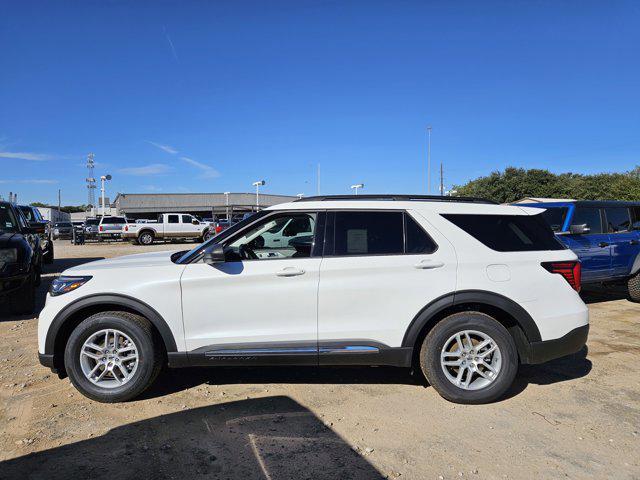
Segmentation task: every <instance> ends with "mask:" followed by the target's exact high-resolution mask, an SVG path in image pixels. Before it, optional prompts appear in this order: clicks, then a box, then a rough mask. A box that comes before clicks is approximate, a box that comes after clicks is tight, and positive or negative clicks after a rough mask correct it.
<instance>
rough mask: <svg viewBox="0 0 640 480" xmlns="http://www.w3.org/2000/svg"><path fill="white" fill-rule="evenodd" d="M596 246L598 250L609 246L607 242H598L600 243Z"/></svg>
mask: <svg viewBox="0 0 640 480" xmlns="http://www.w3.org/2000/svg"><path fill="white" fill-rule="evenodd" d="M598 246H599V247H600V248H604V247H608V246H609V244H608V243H607V242H600V243H599V244H598Z"/></svg>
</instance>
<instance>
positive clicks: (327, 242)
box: [322, 208, 440, 258]
mask: <svg viewBox="0 0 640 480" xmlns="http://www.w3.org/2000/svg"><path fill="white" fill-rule="evenodd" d="M338 212H340V213H341V212H395V213H402V249H403V252H402V253H356V254H349V255H336V253H335V231H336V228H335V222H336V216H335V214H336V213H338ZM407 215H409V216H411V219H412V220H413V221H414V222H415V223H416V224H417V225H418V227H419V228H420V230H422V231H423V232H424V234H425V235H426V236H427V237H428V238H429V239H430V240H431V242H432V243H433V244H434V245H435V248H434V249H433V251H431V252H428V253H425V252H422V253H407ZM326 222H327V224H326V226H325V238H324V242H323V245H324V248H323V255H322V256H323V257H326V258H351V257H400V256H416V255H433V254H434V253H436V252H437V251H438V249H439V248H440V246H439V245H438V243H437V242H436V241H435V240H434V239H433V237H432V236H431V235H429V232H427V231H426V230H425V229H424V228H423V227H422V225H421V224H420V222H419V221H418V220H416V218H415V217H414V216H413V215H411V213H410V212H409V210H406V209H402V208H394V209H391V208H336V209H332V210H327V220H326Z"/></svg>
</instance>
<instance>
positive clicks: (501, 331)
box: [420, 312, 518, 404]
mask: <svg viewBox="0 0 640 480" xmlns="http://www.w3.org/2000/svg"><path fill="white" fill-rule="evenodd" d="M420 366H421V368H422V372H423V373H424V375H425V377H426V378H427V380H428V381H429V383H430V384H431V385H432V386H433V388H435V389H436V391H437V392H438V393H439V394H440V395H441V396H442V397H443V398H445V399H447V400H449V401H451V402H455V403H467V404H479V403H488V402H493V401H495V400H497V399H499V398H500V397H502V396H503V395H504V394H505V393H506V391H507V390H508V389H509V387H510V386H511V384H512V383H513V380H514V378H515V375H516V372H517V370H518V354H517V350H516V346H515V343H514V341H513V338H512V337H511V335H510V334H509V332H508V331H507V329H506V328H505V327H504V326H503V325H502V324H501V323H499V322H498V321H497V320H495V319H494V318H492V317H490V316H489V315H485V314H484V313H480V312H461V313H455V314H453V315H450V316H448V317H447V318H445V319H443V320H442V321H440V322H439V323H438V324H437V325H436V326H435V327H434V328H433V329H432V330H431V331H430V332H429V334H428V335H427V336H426V337H425V339H424V342H423V344H422V348H421V350H420Z"/></svg>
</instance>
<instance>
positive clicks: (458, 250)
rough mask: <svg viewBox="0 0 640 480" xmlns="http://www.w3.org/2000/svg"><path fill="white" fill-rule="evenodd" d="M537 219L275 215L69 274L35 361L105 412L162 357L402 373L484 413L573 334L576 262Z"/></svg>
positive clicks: (41, 331) (562, 349) (412, 204)
mask: <svg viewBox="0 0 640 480" xmlns="http://www.w3.org/2000/svg"><path fill="white" fill-rule="evenodd" d="M540 214H541V211H540V209H533V208H531V209H528V208H522V207H517V206H503V205H496V204H492V203H490V202H487V201H483V200H478V199H469V198H450V197H416V196H367V195H361V196H358V197H354V196H350V197H313V198H305V199H302V200H299V201H295V202H292V203H287V204H282V205H278V206H275V207H272V208H269V209H267V210H264V211H262V212H260V213H259V214H256V215H254V216H252V217H250V218H248V219H246V220H243V221H242V222H240V223H238V224H236V225H234V226H233V227H231V228H229V229H227V230H225V231H224V232H222V233H220V234H219V235H217V236H215V237H213V238H212V239H210V240H209V241H208V242H206V243H204V244H202V245H199V246H198V247H196V248H195V249H193V250H191V251H184V252H175V253H172V252H155V253H144V254H138V255H129V256H125V257H120V258H114V259H111V260H100V261H96V262H91V263H87V264H84V265H80V266H78V267H74V268H71V269H69V270H66V271H65V272H63V274H62V275H61V276H60V277H59V278H57V279H56V280H55V281H54V282H53V284H52V286H51V290H50V292H49V295H48V296H47V303H46V306H45V308H44V310H43V311H42V313H41V314H40V319H39V325H38V337H39V338H38V340H39V353H40V361H41V363H42V364H43V365H46V366H49V367H51V368H52V369H54V371H55V372H58V373H59V374H60V375H64V374H68V375H69V377H70V378H71V381H72V382H73V384H74V385H75V386H76V388H77V389H78V390H80V391H81V392H82V393H83V394H84V395H86V396H88V397H90V398H92V399H94V400H98V401H103V402H115V401H122V400H127V399H131V398H133V397H135V396H137V395H139V394H140V393H141V392H142V391H143V390H145V389H146V388H147V387H148V386H149V385H150V384H151V383H152V382H153V380H154V378H155V377H156V375H157V374H158V372H159V371H160V369H161V367H162V366H163V364H164V363H168V365H169V366H170V367H183V366H218V365H225V366H229V365H321V366H322V365H393V366H398V367H411V366H416V367H418V368H419V369H420V370H421V371H422V372H423V373H424V375H425V376H426V378H427V379H428V381H429V383H430V384H431V385H432V386H433V387H434V388H435V389H436V390H437V391H438V392H439V393H440V394H441V395H442V396H443V397H445V398H446V399H448V400H451V401H454V402H460V403H483V402H490V401H493V400H495V399H498V398H500V397H501V396H502V395H503V394H504V393H505V391H506V390H507V389H508V388H509V386H510V385H511V383H512V381H513V379H514V377H515V375H516V370H517V368H518V363H519V362H520V363H541V362H545V361H547V360H550V359H553V358H557V357H560V356H564V355H567V354H570V353H574V352H576V351H578V350H580V349H581V348H582V347H583V346H584V344H585V342H586V339H587V334H588V330H589V318H588V311H587V307H586V306H585V304H584V303H583V302H582V300H581V299H580V296H579V295H578V290H579V289H580V263H579V262H578V261H577V258H576V255H575V254H574V253H573V252H572V251H571V250H567V249H566V248H565V247H564V246H563V245H562V244H560V243H559V242H558V241H557V240H556V239H555V237H554V235H553V233H552V231H551V230H550V228H549V227H548V226H547V224H546V223H545V221H544V219H543V218H542V215H540ZM285 224H286V225H287V228H280V226H281V225H285ZM276 234H277V235H280V237H279V238H278V239H276V238H275V237H274V235H276ZM265 239H268V241H265ZM276 240H278V241H276Z"/></svg>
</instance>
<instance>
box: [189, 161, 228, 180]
mask: <svg viewBox="0 0 640 480" xmlns="http://www.w3.org/2000/svg"><path fill="white" fill-rule="evenodd" d="M180 160H182V161H184V162H187V163H188V164H189V165H192V166H194V167H196V168H198V169H200V170H202V178H216V177H219V176H220V172H218V171H217V170H216V169H215V168H213V167H210V166H209V165H206V164H204V163H201V162H198V161H197V160H194V159H193V158H189V157H180Z"/></svg>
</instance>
